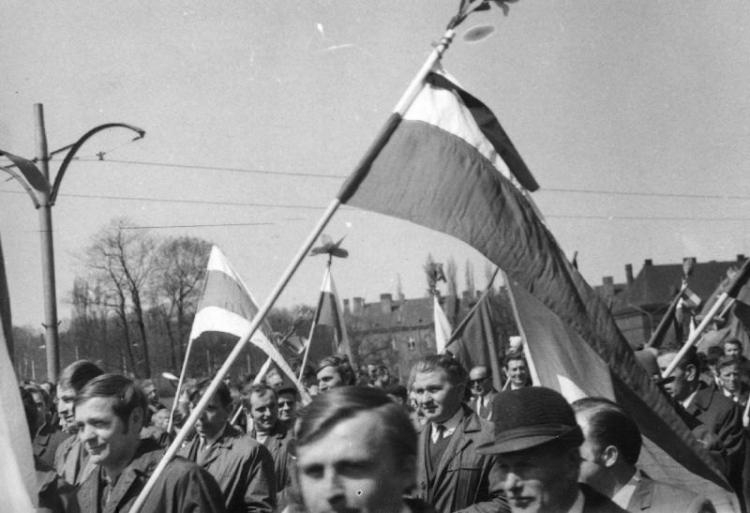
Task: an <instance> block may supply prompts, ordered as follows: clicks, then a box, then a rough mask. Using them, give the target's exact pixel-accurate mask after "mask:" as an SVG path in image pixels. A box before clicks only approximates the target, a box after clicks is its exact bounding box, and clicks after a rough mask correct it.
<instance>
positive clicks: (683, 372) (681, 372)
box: [656, 353, 697, 401]
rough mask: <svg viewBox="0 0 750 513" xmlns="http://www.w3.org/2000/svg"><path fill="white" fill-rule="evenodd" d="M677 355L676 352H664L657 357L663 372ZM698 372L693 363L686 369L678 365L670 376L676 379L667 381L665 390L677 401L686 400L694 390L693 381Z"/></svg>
mask: <svg viewBox="0 0 750 513" xmlns="http://www.w3.org/2000/svg"><path fill="white" fill-rule="evenodd" d="M675 356H676V353H664V354H663V355H660V356H659V357H658V358H657V359H656V360H657V362H658V363H659V369H660V370H661V372H662V374H663V373H664V371H665V370H667V367H669V364H670V363H671V362H672V360H674V357H675ZM696 374H697V373H696V370H695V366H693V365H687V366H686V367H685V369H680V368H679V367H677V368H676V369H675V370H674V371H673V372H672V374H670V376H672V377H674V380H672V381H671V382H668V383H666V384H665V385H664V390H666V391H667V393H668V394H669V395H671V396H672V398H674V399H675V400H676V401H684V400H685V399H687V397H688V396H689V395H690V394H691V393H692V391H693V386H692V382H693V380H694V379H695V378H696V377H697V376H696Z"/></svg>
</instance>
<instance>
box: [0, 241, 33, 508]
mask: <svg viewBox="0 0 750 513" xmlns="http://www.w3.org/2000/svg"><path fill="white" fill-rule="evenodd" d="M6 326H7V327H10V326H11V323H10V297H9V295H8V288H7V282H6V280H5V261H4V260H3V250H2V245H1V244H0V411H1V412H2V415H0V461H2V462H3V463H2V467H3V470H2V472H0V476H2V478H0V497H2V498H3V499H2V500H3V510H5V511H18V512H22V513H26V512H29V513H31V512H33V511H34V506H33V504H35V503H36V497H37V489H38V486H37V481H36V472H35V471H34V452H33V451H32V449H31V434H30V433H29V425H28V424H27V422H26V415H25V413H24V409H23V403H22V402H21V395H20V394H19V392H18V380H17V378H16V372H15V370H14V369H13V364H12V362H11V359H10V352H9V351H8V347H9V342H10V336H11V333H10V331H6V329H5V328H6ZM6 508H7V509H6Z"/></svg>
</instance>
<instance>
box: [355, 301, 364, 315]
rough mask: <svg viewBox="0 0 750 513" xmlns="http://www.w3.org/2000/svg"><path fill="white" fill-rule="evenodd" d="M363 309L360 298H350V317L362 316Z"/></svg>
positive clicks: (362, 302)
mask: <svg viewBox="0 0 750 513" xmlns="http://www.w3.org/2000/svg"><path fill="white" fill-rule="evenodd" d="M364 309H365V300H364V298H361V297H355V298H352V315H362V314H363V313H364Z"/></svg>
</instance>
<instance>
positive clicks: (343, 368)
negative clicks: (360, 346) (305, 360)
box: [315, 355, 356, 385]
mask: <svg viewBox="0 0 750 513" xmlns="http://www.w3.org/2000/svg"><path fill="white" fill-rule="evenodd" d="M326 367H334V368H335V369H336V372H338V373H339V376H341V381H343V382H344V385H353V384H354V382H355V380H356V376H355V375H354V370H352V366H351V365H350V364H349V359H348V358H347V357H346V356H338V355H331V356H326V357H325V358H323V359H322V360H320V362H319V363H318V367H317V368H316V369H315V374H316V375H317V374H318V373H319V372H320V371H322V370H323V369H325V368H326Z"/></svg>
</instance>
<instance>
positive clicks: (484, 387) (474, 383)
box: [469, 365, 497, 420]
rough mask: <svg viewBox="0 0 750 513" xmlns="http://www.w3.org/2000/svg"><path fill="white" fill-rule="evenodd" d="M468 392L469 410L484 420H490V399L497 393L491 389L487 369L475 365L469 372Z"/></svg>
mask: <svg viewBox="0 0 750 513" xmlns="http://www.w3.org/2000/svg"><path fill="white" fill-rule="evenodd" d="M469 392H471V402H470V403H469V404H470V406H471V409H472V410H474V412H475V413H476V414H477V415H479V416H480V417H481V418H483V419H484V420H492V399H494V398H495V395H496V394H497V391H496V390H495V389H493V388H492V382H491V381H490V374H489V371H488V370H487V367H485V366H484V365H477V366H476V367H474V368H472V369H471V370H470V371H469Z"/></svg>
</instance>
